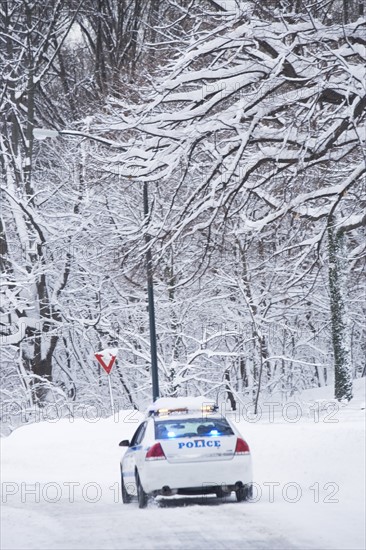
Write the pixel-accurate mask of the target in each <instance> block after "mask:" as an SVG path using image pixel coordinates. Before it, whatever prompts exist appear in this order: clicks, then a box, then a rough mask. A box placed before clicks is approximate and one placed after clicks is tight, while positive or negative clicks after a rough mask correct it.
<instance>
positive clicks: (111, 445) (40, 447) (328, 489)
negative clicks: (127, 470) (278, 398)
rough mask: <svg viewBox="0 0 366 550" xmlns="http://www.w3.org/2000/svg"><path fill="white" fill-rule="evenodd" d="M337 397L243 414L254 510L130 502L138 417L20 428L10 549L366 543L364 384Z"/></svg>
mask: <svg viewBox="0 0 366 550" xmlns="http://www.w3.org/2000/svg"><path fill="white" fill-rule="evenodd" d="M327 391H328V390H327V389H323V388H321V389H320V390H312V391H311V392H310V391H308V392H304V394H303V395H302V399H303V405H304V404H305V405H308V410H307V409H306V406H303V407H302V409H301V413H299V410H300V409H299V408H297V406H296V405H285V406H284V407H283V406H282V405H279V404H278V405H274V404H273V403H272V405H267V406H265V407H262V415H261V418H260V419H253V418H249V417H248V415H246V411H245V410H242V411H239V412H237V413H236V415H235V414H233V416H232V418H233V419H234V421H237V422H238V423H239V424H240V430H241V431H242V433H243V436H244V437H245V438H246V439H247V441H248V442H249V444H250V447H251V450H252V454H253V465H254V481H255V491H254V498H253V502H247V503H236V502H235V500H234V498H230V499H227V500H226V501H222V500H218V499H216V498H211V497H206V498H203V497H202V498H194V499H187V498H185V499H180V500H177V499H167V500H166V501H164V503H165V505H164V506H162V503H161V502H160V503H159V502H155V503H153V504H152V505H150V506H149V508H147V509H146V510H139V509H138V508H137V505H136V504H135V503H132V504H130V505H123V504H122V503H121V499H120V492H119V459H120V455H121V453H122V452H123V450H121V448H120V447H118V443H119V441H120V440H121V439H125V438H129V437H130V436H131V435H132V434H133V432H134V431H135V429H136V427H137V425H138V422H139V421H140V419H141V417H142V415H141V414H140V413H137V412H133V411H123V413H119V414H118V415H116V416H115V417H111V418H108V419H101V420H98V421H97V422H92V421H90V420H89V421H87V420H83V419H78V420H74V421H70V420H60V421H57V422H42V423H38V424H32V425H29V426H24V427H22V428H19V429H17V430H16V431H14V432H13V433H12V434H11V435H10V436H9V437H8V438H3V439H2V440H1V461H2V468H1V481H2V483H1V488H2V495H1V498H2V505H1V528H2V529H1V549H2V550H7V549H17V550H23V549H24V550H26V549H37V550H39V549H43V548H51V549H60V550H61V549H62V550H65V549H80V550H81V549H86V548H88V549H94V548H95V549H96V548H103V549H104V550H109V549H117V548H118V549H129V548H136V549H137V548H146V549H154V548H166V549H183V548H190V549H196V548H210V549H216V548H217V549H222V548H228V549H229V548H230V549H235V548H237V549H239V548H240V549H247V548H248V549H251V548H263V549H267V548H268V549H269V548H271V549H272V548H278V549H279V548H281V549H287V548H288V549H290V548H301V549H303V548H304V549H305V548H314V549H315V548H317V549H318V548H319V549H323V550H325V549H329V550H330V549H332V550H333V549H349V550H356V549H361V548H364V547H365V538H364V517H365V489H364V487H365V417H364V413H365V410H364V405H362V403H364V399H365V397H364V395H365V378H363V379H359V380H357V381H356V382H355V398H354V399H353V400H352V402H351V403H350V404H349V405H347V406H345V407H343V408H341V409H340V410H336V409H334V406H333V405H332V404H331V403H332V401H331V400H330V395H331V394H329V395H328V394H327ZM306 410H307V412H306ZM271 411H273V414H272V413H271ZM304 411H305V412H304Z"/></svg>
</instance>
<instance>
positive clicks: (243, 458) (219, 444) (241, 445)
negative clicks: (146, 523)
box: [120, 397, 252, 508]
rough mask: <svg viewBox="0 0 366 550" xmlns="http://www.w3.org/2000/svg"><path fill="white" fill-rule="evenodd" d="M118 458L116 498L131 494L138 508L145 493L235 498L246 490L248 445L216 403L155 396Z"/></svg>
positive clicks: (129, 497) (126, 498) (249, 474)
mask: <svg viewBox="0 0 366 550" xmlns="http://www.w3.org/2000/svg"><path fill="white" fill-rule="evenodd" d="M120 446H121V447H128V449H127V451H126V453H125V454H124V456H123V457H122V459H121V488H122V500H123V502H124V503H129V502H131V500H132V497H133V496H134V495H137V498H138V503H139V507H140V508H144V507H145V506H146V505H147V502H148V497H149V496H150V495H151V496H157V495H163V496H171V495H176V494H178V495H198V494H207V493H214V494H216V495H217V496H219V497H222V496H225V495H228V494H230V493H231V492H232V491H235V493H236V497H237V500H238V501H242V500H247V499H248V498H249V497H250V496H251V493H252V466H251V456H250V450H249V446H248V444H247V443H246V441H244V439H243V438H242V436H241V435H240V433H239V432H238V431H237V429H236V427H235V425H234V424H232V423H231V422H230V421H229V420H228V419H227V418H225V417H223V416H222V415H221V414H219V412H218V407H217V406H216V405H214V404H213V403H212V402H211V403H208V401H207V399H206V400H205V398H204V397H201V398H179V397H178V398H161V399H158V400H157V401H155V403H154V404H153V405H152V407H150V408H149V410H148V414H147V417H146V419H145V420H144V421H143V422H142V424H140V426H139V427H138V428H137V430H136V432H135V434H134V436H133V437H132V439H131V441H128V440H124V441H121V442H120Z"/></svg>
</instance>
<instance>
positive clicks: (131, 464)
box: [122, 421, 147, 485]
mask: <svg viewBox="0 0 366 550" xmlns="http://www.w3.org/2000/svg"><path fill="white" fill-rule="evenodd" d="M146 424H147V422H146V421H145V422H143V423H142V424H140V426H139V427H138V428H137V430H136V432H135V433H134V435H133V437H132V439H131V442H130V446H129V447H128V449H127V451H126V454H125V456H124V457H123V461H122V471H123V479H124V482H125V484H126V485H127V484H130V483H135V469H136V459H137V455H138V453H140V452H141V449H142V445H141V441H142V439H143V437H144V434H145V430H146Z"/></svg>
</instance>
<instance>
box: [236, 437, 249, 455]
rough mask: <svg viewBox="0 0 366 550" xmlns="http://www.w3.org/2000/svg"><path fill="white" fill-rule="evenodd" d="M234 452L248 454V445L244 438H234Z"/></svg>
mask: <svg viewBox="0 0 366 550" xmlns="http://www.w3.org/2000/svg"><path fill="white" fill-rule="evenodd" d="M235 454H236V455H248V454H250V450H249V445H248V443H247V442H246V441H244V439H240V437H238V439H237V440H236V447H235Z"/></svg>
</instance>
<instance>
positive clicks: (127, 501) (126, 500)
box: [121, 469, 132, 504]
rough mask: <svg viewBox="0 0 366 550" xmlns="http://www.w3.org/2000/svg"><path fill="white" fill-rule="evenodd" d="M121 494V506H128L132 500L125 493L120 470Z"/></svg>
mask: <svg viewBox="0 0 366 550" xmlns="http://www.w3.org/2000/svg"><path fill="white" fill-rule="evenodd" d="M121 493H122V502H123V504H129V503H130V502H131V500H132V496H131V495H129V494H128V493H127V490H126V486H125V482H124V481H123V475H122V469H121Z"/></svg>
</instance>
